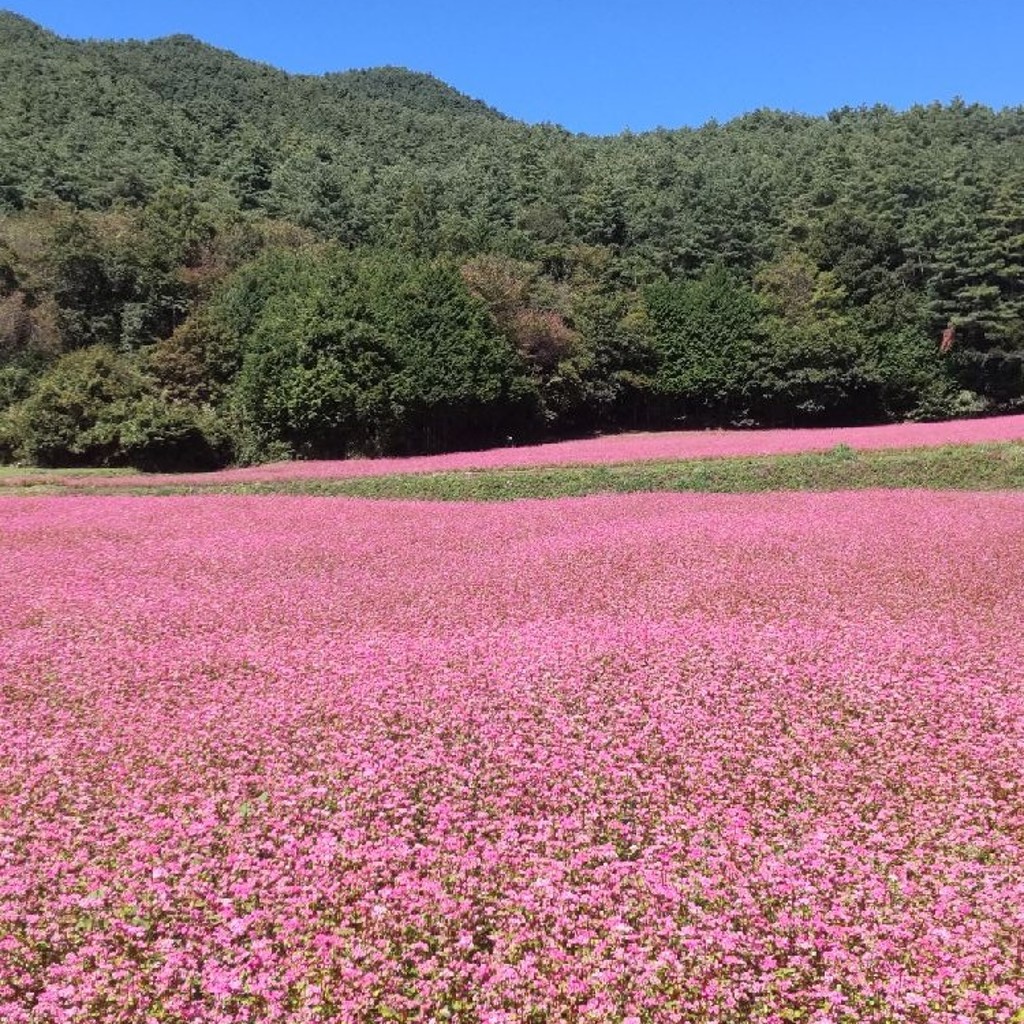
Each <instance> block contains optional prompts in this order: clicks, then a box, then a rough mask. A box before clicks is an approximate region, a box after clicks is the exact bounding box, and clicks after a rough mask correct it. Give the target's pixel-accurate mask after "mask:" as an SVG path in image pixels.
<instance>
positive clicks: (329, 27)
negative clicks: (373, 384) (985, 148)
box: [0, 0, 1024, 133]
mask: <svg viewBox="0 0 1024 1024" xmlns="http://www.w3.org/2000/svg"><path fill="white" fill-rule="evenodd" d="M5 4H6V6H8V7H9V8H10V9H12V10H16V11H17V12H18V13H20V14H24V15H26V16H27V17H30V18H32V19H33V20H35V21H38V22H40V23H41V24H43V25H45V26H46V27H47V28H50V29H53V30H54V31H56V32H58V33H60V34H61V35H68V36H74V37H90V36H91V37H97V38H127V37H131V38H141V39H148V38H153V37H155V36H160V35H167V34H169V33H172V32H186V33H189V34H191V35H194V36H198V37H199V38H201V39H203V40H205V41H206V42H209V43H213V44H214V45H216V46H221V47H224V48H226V49H230V50H234V51H235V52H236V53H240V54H242V55H243V56H245V57H251V58H254V59H257V60H262V61H265V62H267V63H269V64H274V65H276V66H278V67H282V68H285V69H286V70H288V71H301V72H323V71H340V70H344V69H346V68H353V67H372V66H375V65H380V64H397V65H402V66H405V67H409V68H413V69H415V70H418V71H428V72H430V73H432V74H434V75H437V76H438V77H439V78H442V79H444V81H446V82H448V83H450V84H451V85H454V86H455V87H456V88H458V89H460V90H462V91H463V92H466V93H469V94H470V95H471V96H475V97H477V98H479V99H483V100H485V101H486V102H488V103H490V104H491V105H492V106H495V107H497V108H498V109H499V110H502V111H504V112H505V113H507V114H510V115H512V116H514V117H518V118H522V119H524V120H527V121H554V122H557V123H559V124H563V125H565V126H566V127H567V128H569V129H571V130H573V131H586V132H599V133H604V132H617V131H621V130H622V129H624V128H630V129H632V130H633V131H643V130H646V129H649V128H654V127H657V126H659V125H662V126H664V127H670V128H672V127H679V126H682V125H699V124H703V123H704V122H706V121H708V120H710V119H712V118H715V119H717V120H719V121H724V120H727V119H728V118H730V117H733V116H735V115H737V114H741V113H744V112H745V111H749V110H753V109H756V108H757V107H777V108H780V109H783V110H798V111H802V112H805V113H811V114H819V113H825V112H826V111H828V110H831V109H833V108H835V107H840V106H844V105H847V104H848V105H851V106H858V105H860V104H873V103H876V102H881V103H887V104H889V105H891V106H894V107H897V108H900V109H902V108H905V107H908V106H910V105H912V104H914V103H928V102H931V101H932V100H942V101H948V100H950V99H952V98H953V97H954V96H961V97H963V98H964V99H965V100H967V101H968V102H979V103H987V104H989V105H991V106H994V107H1003V106H1016V105H1019V104H1022V103H1024V62H1022V60H1021V40H1022V39H1024V0H955V2H954V0H929V2H925V0H860V2H854V0H763V2H757V0H679V2H676V3H671V2H668V0H632V2H617V3H612V2H603V0H592V2H590V3H586V2H582V0H547V2H535V0H504V2H500V3H488V2H486V0H476V2H469V0H419V2H416V0H379V2H371V0H338V2H334V3H330V2H322V3H314V2H311V0H292V2H290V3H285V2H278V0H266V2H261V0H250V2H241V0H226V2H218V0H206V2H197V0H174V2H165V0H133V2H126V0H0V6H4V5H5Z"/></svg>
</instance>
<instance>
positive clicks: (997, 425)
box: [8, 415, 1024, 487]
mask: <svg viewBox="0 0 1024 1024" xmlns="http://www.w3.org/2000/svg"><path fill="white" fill-rule="evenodd" d="M1018 440H1024V415H1018V416H997V417H991V418H989V419H974V420H948V421H946V422H944V423H897V424H888V425H883V426H874V427H830V428H820V429H805V430H704V431H696V430H690V431H670V432H661V433H630V434H613V435H610V436H608V437H598V438H587V439H584V440H579V441H559V442H553V443H551V444H538V445H527V446H523V447H516V446H513V445H509V446H507V447H504V448H493V449H489V450H486V451H475V452H454V453H450V454H446V455H421V456H413V457H409V458H381V459H345V460H339V461H322V462H278V463H272V464H269V465H262V466H251V467H247V468H244V469H227V470H220V471H218V472H213V473H192V474H152V475H148V476H146V477H145V478H140V477H134V478H128V477H123V478H116V477H105V478H104V480H103V484H104V486H108V487H109V486H114V485H117V484H118V483H120V484H124V485H130V486H132V487H138V486H139V485H140V484H152V485H161V484H190V483H194V484H231V483H247V482H248V483H254V482H259V481H270V482H273V481H282V480H289V479H311V478H320V479H331V478H336V479H338V478H349V477H361V476H385V475H389V474H393V473H433V472H444V471H447V470H463V469H501V468H514V467H527V466H570V465H607V464H609V463H617V462H642V461H651V460H664V459H703V458H715V457H719V456H721V457H727V456H744V455H785V454H796V453H800V452H820V451H828V450H830V449H832V448H835V447H836V446H838V445H847V446H848V447H850V448H854V449H858V450H865V451H866V450H873V449H887V448H916V447H935V446H938V445H948V444H982V443H990V442H997V441H1018ZM13 479H14V478H13V477H11V478H8V483H10V482H12V481H13ZM34 482H39V478H34ZM53 482H55V483H64V484H71V485H74V484H78V483H90V482H92V483H95V482H96V481H95V479H92V480H90V479H89V478H78V477H75V476H67V477H63V478H58V477H55V478H54V481H53Z"/></svg>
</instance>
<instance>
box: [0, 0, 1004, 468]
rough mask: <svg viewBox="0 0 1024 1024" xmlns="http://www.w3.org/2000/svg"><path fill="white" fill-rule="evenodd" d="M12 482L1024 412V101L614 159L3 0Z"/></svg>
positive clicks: (738, 125) (406, 85)
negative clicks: (570, 438)
mask: <svg viewBox="0 0 1024 1024" xmlns="http://www.w3.org/2000/svg"><path fill="white" fill-rule="evenodd" d="M0 84H2V88H0V461H2V460H7V461H11V460H16V461H25V462H32V463H37V464H41V465H51V466H57V465H90V464H95V465H103V464H133V465H137V466H140V467H142V468H158V467H159V468H185V467H206V466H211V467H212V466H215V465H220V464H224V463H227V462H253V461H260V460H265V459H271V458H282V457H300V458H313V457H325V456H344V455H349V454H354V453H377V452H381V453H383V452H414V451H430V450H441V449H445V448H454V447H472V446H480V445H490V444H495V443H505V442H507V441H508V440H509V439H511V440H514V441H515V442H517V443H518V442H519V441H525V440H528V439H536V438H541V437H554V436H566V435H570V434H582V433H586V432H593V431H597V430H615V429H631V428H641V427H642V428H652V429H653V428H666V427H680V426H711V425H721V426H757V425H768V424H772V425H804V424H807V425H810V424H821V423H837V424H838V423H844V424H845V423H857V422H881V421H886V420H898V419H906V418H917V419H931V418H944V417H949V416H958V415H978V414H983V413H986V412H994V411H1005V410H1011V409H1020V408H1024V108H1021V107H1017V108H1013V109H1007V110H1003V111H1000V112H995V111H992V110H990V109H988V108H986V107H981V106H975V105H969V104H965V103H963V102H959V101H957V102H954V103H952V104H950V105H940V104H934V105H930V106H921V107H915V108H913V109H911V110H909V111H906V112H903V113H897V112H894V111H893V110H890V109H888V108H886V107H881V106H879V107H873V108H870V109H868V108H858V109H843V110H837V111H834V112H832V113H831V114H829V115H828V116H827V117H806V116H801V115H798V114H789V113H779V112H776V111H770V110H759V111H756V112H754V113H752V114H749V115H747V116H745V117H742V118H739V119H736V120H734V121H731V122H729V123H727V124H717V123H709V124H707V125H705V126H703V127H702V128H699V129H682V130H675V131H668V130H659V131H655V132H650V133H646V134H642V135H634V134H629V133H626V134H623V135H619V136H615V137H602V138H595V137H588V136H581V135H573V134H571V133H569V132H566V131H565V130H563V129H561V128H559V127H556V126H554V125H547V124H545V125H526V124H523V123H520V122H517V121H514V120H511V119H509V118H506V117H504V116H503V115H501V114H500V113H498V112H497V111H495V110H493V109H491V108H490V107H488V106H486V105H484V104H482V103H479V102H477V101H474V100H471V99H469V98H467V97H465V96H462V95H460V94H459V93H457V92H455V91H454V90H452V89H450V88H448V87H447V86H446V85H444V84H443V83H441V82H439V81H437V80H436V79H433V78H431V77H429V76H426V75H421V74H415V73H412V72H408V71H405V70H402V69H396V68H382V69H376V70H370V71H351V72H345V73H341V74H330V75H325V76H321V77H312V76H299V75H288V74H285V73H283V72H281V71H278V70H275V69H273V68H270V67H267V66H263V65H260V64H255V63H252V62H249V61H245V60H242V59H240V58H238V57H235V56H233V55H232V54H229V53H226V52H223V51H220V50H216V49H213V48H211V47H209V46H206V45H204V44H202V43H200V42H198V41H196V40H194V39H191V38H189V37H183V36H175V37H171V38H167V39H161V40H157V41H155V42H151V43H136V42H74V41H69V40H64V39H60V38H58V37H56V36H54V35H53V34H51V33H49V32H47V31H45V30H44V29H41V28H39V27H38V26H36V25H34V24H32V23H31V22H29V21H26V20H25V19H23V18H20V17H18V16H16V15H12V14H5V13H2V12H0Z"/></svg>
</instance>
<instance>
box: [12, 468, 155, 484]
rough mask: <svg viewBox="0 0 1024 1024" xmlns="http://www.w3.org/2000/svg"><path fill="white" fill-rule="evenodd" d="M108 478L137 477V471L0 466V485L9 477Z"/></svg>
mask: <svg viewBox="0 0 1024 1024" xmlns="http://www.w3.org/2000/svg"><path fill="white" fill-rule="evenodd" d="M33 476H40V477H62V476H69V477H77V476H90V477H93V476H95V477H109V476H139V471H138V470H137V469H125V468H123V467H117V468H109V467H99V468H94V467H89V468H85V469H43V468H42V467H40V466H0V484H3V481H4V479H5V478H8V479H9V478H11V477H33Z"/></svg>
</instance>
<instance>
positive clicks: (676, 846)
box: [0, 421, 1024, 1024]
mask: <svg viewBox="0 0 1024 1024" xmlns="http://www.w3.org/2000/svg"><path fill="white" fill-rule="evenodd" d="M995 422H996V421H981V422H980V423H979V424H977V425H976V426H973V425H972V427H971V429H972V430H983V429H986V428H987V426H988V425H990V424H992V423H995ZM906 429H912V430H913V432H914V433H915V435H916V436H918V437H920V438H922V439H926V438H928V437H930V436H932V435H930V434H929V433H928V431H931V430H936V429H938V428H925V427H922V428H906ZM873 436H874V435H873ZM884 436H887V437H888V436H890V435H884ZM906 436H907V435H906V434H903V435H902V437H903V438H905V437H906ZM989 436H990V435H989ZM946 439H948V437H947V438H946ZM655 440H657V439H652V440H651V441H650V442H643V443H650V444H653V443H654V441H655ZM616 443H618V444H620V445H621V444H624V443H627V442H616V441H614V440H609V441H606V442H594V443H593V445H594V446H595V449H596V450H597V451H598V452H602V451H608V450H609V449H608V448H601V447H600V446H601V445H606V446H614V445H615V444H616ZM628 443H632V444H637V443H641V442H640V441H632V442H628ZM730 443H732V442H730ZM823 443H824V441H823ZM828 443H832V442H831V441H829V442H828ZM846 443H849V441H847V442H846ZM893 443H906V442H905V440H902V439H901V440H900V441H899V442H895V441H894V442H893ZM563 450H564V451H566V452H568V451H572V450H577V449H570V448H565V449H563ZM619 452H620V453H621V448H620V449H619ZM510 454H513V455H514V454H515V453H514V452H513V453H510ZM616 457H636V456H635V455H622V454H618V455H616ZM0 558H2V564H3V568H4V587H5V600H4V601H3V602H2V603H0V649H2V651H3V657H2V659H0V768H2V771H0V1020H2V1021H4V1022H5V1024H40V1022H46V1024H49V1022H68V1024H71V1022H74V1024H80V1022H125V1024H128V1022H131V1024H139V1022H145V1024H149V1022H152V1024H156V1022H163V1021H175V1022H177V1021H196V1022H200V1021H201V1022H204V1024H207V1022H210V1024H229V1022H230V1024H239V1022H249V1021H275V1022H289V1024H293V1022H294V1024H302V1022H312V1021H338V1022H371V1021H373V1022H376V1021H388V1020H399V1021H423V1022H426V1021H462V1022H470V1021H472V1022H476V1021H482V1022H487V1024H520V1022H565V1024H568V1022H577V1021H583V1022H587V1021H589V1022H595V1024H597V1022H601V1024H606V1022H613V1024H638V1022H639V1024H655V1022H658V1024H661V1022H680V1024H682V1022H687V1024H689V1022H718V1024H733V1022H754V1021H758V1022H770V1024H782V1022H793V1021H804V1022H816V1024H854V1022H858V1024H860V1022H877V1024H895V1022H900V1024H902V1022H907V1024H913V1022H919V1024H926V1022H927V1024H932V1022H937V1024H973V1022H981V1021H999V1022H1004V1024H1006V1022H1010V1021H1019V1020H1020V1019H1021V1017H1020V1009H1021V1007H1022V1005H1024V939H1022V936H1024V778H1022V765H1024V684H1022V675H1021V666H1022V665H1024V632H1022V630H1021V623H1022V622H1024V496H1020V495H1011V494H1004V493H994V494H988V495H971V494H958V495H953V494H943V493H935V494H925V493H920V492H909V493H905V494H890V493H885V492H866V493H860V494H820V495H810V494H798V493H797V494H774V495H741V496H722V495H714V496H708V495H699V496H693V495H690V496H681V495H646V496H640V495H632V496H618V497H596V498H588V499H581V500H561V501H552V502H521V503H518V504H515V505H469V504H450V505H444V506H438V505H429V504H415V503H404V504H403V503H393V504H381V503H371V502H360V501H349V500H332V499H317V498H287V497H275V498H273V499H253V498H244V497H232V496H227V497H210V496H207V497H193V498H174V497H169V498H164V499H161V500H159V501H157V500H154V499H152V498H148V499H147V498H128V497H116V498H62V499H57V498H41V499H35V498H25V499H6V500H0Z"/></svg>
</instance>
